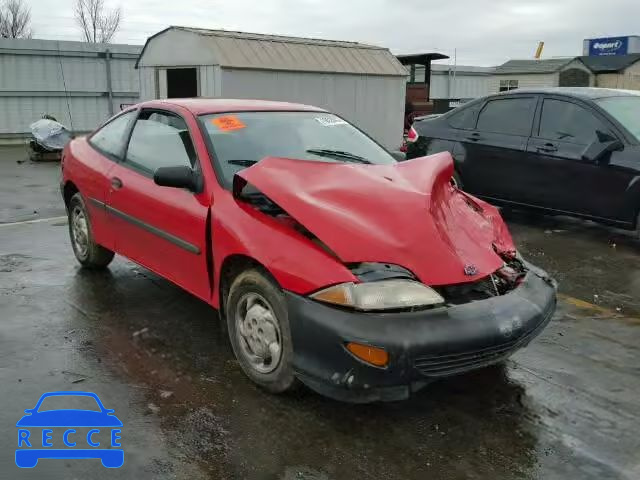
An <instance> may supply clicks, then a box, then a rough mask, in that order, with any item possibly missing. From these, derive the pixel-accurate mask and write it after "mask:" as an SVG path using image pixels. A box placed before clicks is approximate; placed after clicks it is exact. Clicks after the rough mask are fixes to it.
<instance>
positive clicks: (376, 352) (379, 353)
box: [347, 342, 389, 367]
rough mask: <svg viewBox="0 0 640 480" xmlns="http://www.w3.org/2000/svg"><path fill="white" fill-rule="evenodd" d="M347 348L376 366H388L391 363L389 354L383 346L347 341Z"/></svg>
mask: <svg viewBox="0 0 640 480" xmlns="http://www.w3.org/2000/svg"><path fill="white" fill-rule="evenodd" d="M347 350H349V351H350V352H351V353H352V354H354V355H355V356H356V357H358V358H359V359H360V360H362V361H363V362H366V363H370V364H371V365H375V366H376V367H386V366H387V364H388V363H389V354H388V353H387V352H386V350H384V349H382V348H378V347H372V346H371V345H362V344H360V343H353V342H350V343H347Z"/></svg>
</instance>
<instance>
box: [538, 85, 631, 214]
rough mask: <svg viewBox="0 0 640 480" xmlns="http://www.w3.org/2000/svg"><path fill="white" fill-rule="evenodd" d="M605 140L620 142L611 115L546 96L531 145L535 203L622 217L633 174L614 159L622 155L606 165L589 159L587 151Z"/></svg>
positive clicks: (562, 98)
mask: <svg viewBox="0 0 640 480" xmlns="http://www.w3.org/2000/svg"><path fill="white" fill-rule="evenodd" d="M599 138H600V139H603V138H611V139H615V138H617V133H616V132H615V131H614V128H613V126H612V125H611V124H610V122H609V121H608V120H607V119H606V117H603V116H601V114H600V113H599V112H597V111H595V110H594V109H592V108H591V107H589V106H588V105H587V104H584V103H582V102H579V101H577V100H574V99H571V98H569V97H551V96H547V97H545V98H544V99H543V102H542V108H541V109H540V114H539V116H538V119H537V120H536V126H535V128H534V135H533V136H532V137H531V139H530V141H529V144H528V145H527V153H528V158H527V167H528V168H527V174H528V178H529V186H530V188H529V192H530V193H531V199H530V202H531V203H535V204H537V205H540V206H543V207H546V208H550V209H554V210H561V211H565V212H571V213H577V214H581V215H589V216H594V217H600V218H610V219H616V218H620V219H622V217H624V216H625V211H624V192H625V190H626V188H627V186H628V185H629V182H630V181H631V179H632V177H631V175H632V172H631V171H629V170H628V169H625V168H623V167H619V166H616V162H615V161H612V160H615V157H616V156H617V155H620V154H621V152H613V153H610V154H609V157H608V158H607V159H606V160H607V161H604V162H594V161H592V160H587V159H584V158H583V154H584V152H585V150H586V149H587V147H589V145H591V144H592V143H593V142H594V141H597V140H598V139H599ZM627 220H628V219H627Z"/></svg>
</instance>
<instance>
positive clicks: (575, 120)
mask: <svg viewBox="0 0 640 480" xmlns="http://www.w3.org/2000/svg"><path fill="white" fill-rule="evenodd" d="M596 130H600V131H602V132H606V131H607V130H608V129H607V128H606V127H605V126H604V125H603V124H602V122H601V121H600V120H598V119H597V118H596V117H595V116H594V115H593V114H592V113H591V112H589V111H588V110H586V109H584V108H582V107H581V106H579V105H576V104H575V103H570V102H564V101H562V100H554V99H551V98H547V99H545V101H544V103H543V104H542V116H541V117H540V131H539V137H540V138H545V139H548V140H561V141H564V142H571V143H577V144H580V145H589V144H590V143H591V142H593V141H594V140H595V139H596Z"/></svg>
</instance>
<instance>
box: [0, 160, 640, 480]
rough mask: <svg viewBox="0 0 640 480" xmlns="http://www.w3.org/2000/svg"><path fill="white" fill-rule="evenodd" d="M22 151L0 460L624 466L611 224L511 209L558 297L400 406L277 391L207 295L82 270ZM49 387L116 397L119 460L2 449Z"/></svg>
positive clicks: (622, 296)
mask: <svg viewBox="0 0 640 480" xmlns="http://www.w3.org/2000/svg"><path fill="white" fill-rule="evenodd" d="M24 158H26V156H25V154H24V151H23V150H22V149H20V148H3V149H1V150H0V385H1V386H2V393H1V394H0V407H1V408H0V425H2V428H3V434H2V436H0V452H2V455H1V456H0V477H2V478H16V479H18V478H38V479H62V478H69V479H71V478H92V479H94V480H98V479H102V478H105V479H110V478H136V479H139V478H158V479H165V478H167V479H169V478H177V479H183V478H184V479H187V478H188V479H200V478H203V479H204V478H253V479H276V478H278V479H282V478H284V479H342V478H349V479H350V478H365V477H367V478H374V477H375V478H385V479H386V478H390V479H396V478H397V479H411V478H433V479H478V478H490V479H521V478H522V479H528V478H544V479H555V478H558V479H568V478H580V479H598V480H602V479H609V478H615V479H618V478H623V479H638V478H640V453H639V452H640V436H639V435H638V431H640V379H639V377H640V244H639V243H637V242H634V241H633V240H631V239H630V238H628V237H627V236H625V235H624V234H621V233H619V232H613V231H611V230H609V229H606V228H603V227H599V226H596V225H593V224H591V223H588V222H580V221H575V220H569V219H564V218H559V217H555V218H550V217H540V216H533V215H528V214H522V213H517V212H515V213H509V214H508V215H507V217H506V218H507V220H508V222H509V224H510V227H511V230H512V233H513V235H514V237H515V239H516V243H517V244H518V245H519V246H520V249H521V251H522V252H523V254H524V255H525V256H526V257H528V258H529V259H530V260H531V261H533V262H534V263H537V264H539V265H540V266H542V267H543V268H545V269H547V270H549V271H550V272H551V273H552V274H553V275H555V276H556V278H557V279H558V280H559V282H560V292H561V298H560V304H559V308H558V312H557V314H556V316H555V318H554V320H553V322H552V323H551V324H550V326H549V327H548V328H547V329H546V331H545V332H544V333H543V335H542V336H541V337H539V338H538V339H537V340H536V341H534V342H533V343H532V344H531V345H530V346H529V347H528V348H527V349H525V350H523V351H521V352H518V353H517V354H516V355H515V356H514V357H512V359H511V360H509V362H508V364H507V365H506V366H505V367H496V368H490V369H486V370H482V371H478V372H475V373H471V374H468V375H464V376H461V377H457V378H452V379H448V380H443V381H440V382H439V383H436V384H433V385H431V386H430V387H428V388H426V389H424V390H423V391H422V392H420V393H419V394H418V395H416V396H415V397H413V398H412V399H410V400H408V401H406V402H400V403H391V404H373V405H364V406H363V405H348V404H341V403H337V402H335V401H331V400H328V399H325V398H322V397H320V396H318V395H316V394H314V393H311V392H307V391H302V392H300V393H299V394H297V395H295V396H285V397H277V396H272V395H269V394H266V393H264V392H262V391H261V390H259V389H258V388H256V387H254V386H253V384H251V383H250V382H249V380H247V379H246V378H245V377H244V376H243V374H242V373H241V371H240V369H239V367H238V365H237V364H236V362H235V360H234V358H233V355H232V353H231V350H230V347H229V346H228V341H227V340H226V338H225V337H224V334H223V333H222V331H221V329H220V327H219V325H218V323H217V317H216V314H215V312H214V311H213V310H211V309H210V308H209V307H208V306H207V305H205V304H204V303H202V302H200V301H199V300H197V299H195V298H194V297H192V296H190V295H189V294H187V293H185V292H183V291H181V290H180V289H179V288H178V287H175V286H173V285H172V284H170V283H168V282H166V281H164V280H162V279H160V278H158V277H156V276H155V275H153V274H151V273H150V272H148V271H146V270H144V269H143V268H141V267H138V266H136V265H134V264H132V263H130V262H128V261H126V260H124V259H122V258H117V259H116V260H115V261H114V262H113V263H112V265H111V266H110V268H109V270H108V271H106V272H101V273H100V272H98V273H96V272H86V271H82V270H80V269H79V267H78V264H77V262H76V261H75V259H74V257H73V254H72V252H71V246H70V244H69V240H68V233H67V227H66V220H65V219H64V218H62V219H61V218H57V217H59V216H61V215H63V214H64V209H63V205H62V201H61V199H60V197H59V193H58V165H57V164H33V163H30V162H28V161H26V162H24V163H17V161H18V160H22V159H24ZM49 218H52V219H51V220H44V219H49ZM25 221H26V222H27V223H25ZM14 222H19V223H14ZM54 390H85V391H92V392H95V393H97V394H98V395H99V396H100V398H101V399H102V402H103V403H104V404H105V406H106V407H107V408H113V409H115V411H116V415H117V416H118V417H119V418H120V419H121V420H122V421H123V423H124V427H123V429H122V443H123V448H124V451H125V463H124V466H123V467H122V468H120V469H118V470H107V469H105V468H103V467H102V466H101V465H100V462H99V461H98V460H76V461H67V460H65V461H61V460H41V461H40V463H39V464H38V466H37V467H36V468H35V469H33V470H25V469H22V470H20V469H18V468H17V467H16V466H15V464H14V459H13V456H14V453H13V452H14V450H15V448H16V445H17V428H16V427H15V423H16V421H17V420H18V419H19V418H20V417H21V416H22V415H23V410H24V409H25V408H32V407H33V406H34V405H35V402H36V401H37V400H38V398H39V397H40V395H41V394H42V393H43V392H47V391H54Z"/></svg>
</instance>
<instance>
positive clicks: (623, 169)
mask: <svg viewBox="0 0 640 480" xmlns="http://www.w3.org/2000/svg"><path fill="white" fill-rule="evenodd" d="M407 142H408V149H407V158H416V157H422V156H425V155H431V154H433V153H437V152H442V151H449V152H451V154H452V155H453V158H454V160H455V177H454V179H455V181H457V182H458V184H459V185H460V186H461V187H463V188H464V190H467V191H468V192H470V193H473V194H474V195H477V196H479V197H484V198H485V199H487V200H488V201H490V202H492V203H496V204H504V205H520V206H526V207H535V208H539V209H544V210H547V211H552V212H556V213H562V214H570V215H575V216H579V217H584V218H589V219H592V220H596V221H599V222H602V223H606V224H610V225H614V226H617V227H621V228H625V229H630V230H631V229H635V230H636V234H637V235H639V236H640V92H632V91H625V90H610V89H604V88H548V89H536V90H524V89H523V90H512V91H510V92H505V93H501V94H497V95H492V96H489V97H485V98H481V99H478V100H475V101H473V102H470V103H467V104H465V105H464V106H462V107H459V108H456V109H455V110H452V111H451V112H448V113H447V114H445V115H442V116H441V117H438V118H435V119H428V120H422V121H416V122H415V123H414V124H413V127H412V130H411V131H410V132H409V136H408V139H407Z"/></svg>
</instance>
